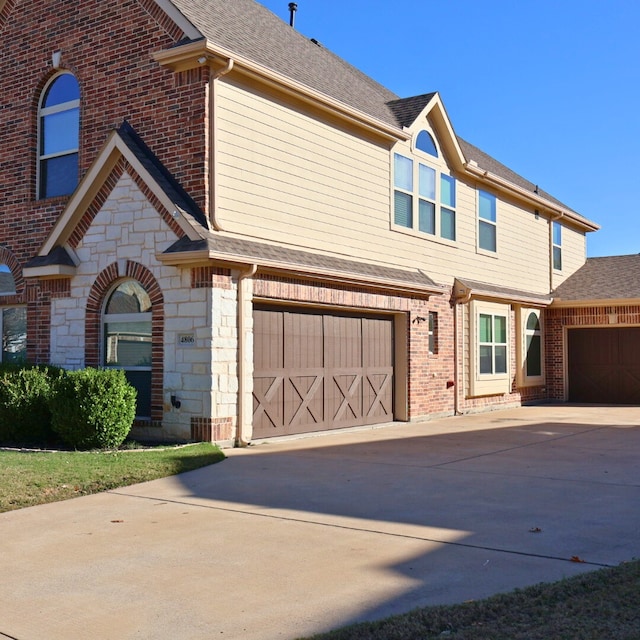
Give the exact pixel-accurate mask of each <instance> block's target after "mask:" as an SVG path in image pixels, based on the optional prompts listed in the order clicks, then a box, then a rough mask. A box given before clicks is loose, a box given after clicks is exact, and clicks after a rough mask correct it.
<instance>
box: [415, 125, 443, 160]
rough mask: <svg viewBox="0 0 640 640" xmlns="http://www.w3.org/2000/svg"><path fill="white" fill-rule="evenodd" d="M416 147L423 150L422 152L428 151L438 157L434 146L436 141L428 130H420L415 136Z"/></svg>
mask: <svg viewBox="0 0 640 640" xmlns="http://www.w3.org/2000/svg"><path fill="white" fill-rule="evenodd" d="M416 149H419V150H420V151H424V153H428V154H429V155H430V156H433V157H434V158H437V157H438V149H437V148H436V143H435V142H434V140H433V138H432V137H431V134H430V133H429V132H428V131H421V132H420V133H419V134H418V137H417V138H416Z"/></svg>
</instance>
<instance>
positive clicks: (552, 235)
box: [551, 220, 563, 273]
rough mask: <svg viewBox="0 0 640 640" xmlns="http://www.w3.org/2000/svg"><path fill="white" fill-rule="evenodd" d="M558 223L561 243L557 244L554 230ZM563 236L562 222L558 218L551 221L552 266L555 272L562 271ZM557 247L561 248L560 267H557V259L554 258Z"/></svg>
mask: <svg viewBox="0 0 640 640" xmlns="http://www.w3.org/2000/svg"><path fill="white" fill-rule="evenodd" d="M556 225H557V228H559V229H560V244H556V242H555V233H554V231H555V229H556ZM562 236H563V232H562V224H561V223H560V222H558V221H557V220H552V221H551V267H552V269H553V271H554V272H555V273H562ZM556 249H559V250H560V268H559V269H557V268H556V265H555V260H554V253H555V250H556Z"/></svg>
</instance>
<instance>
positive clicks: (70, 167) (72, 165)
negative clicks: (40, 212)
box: [40, 153, 78, 198]
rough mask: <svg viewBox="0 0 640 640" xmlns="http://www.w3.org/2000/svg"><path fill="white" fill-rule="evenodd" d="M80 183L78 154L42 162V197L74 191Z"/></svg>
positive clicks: (67, 193) (62, 194)
mask: <svg viewBox="0 0 640 640" xmlns="http://www.w3.org/2000/svg"><path fill="white" fill-rule="evenodd" d="M77 184H78V154H77V153H70V154H69V155H66V156H58V157H57V158H50V159H49V160H44V161H43V162H41V163H40V197H41V198H53V197H54V196H66V195H69V194H70V193H73V191H74V189H75V188H76V186H77Z"/></svg>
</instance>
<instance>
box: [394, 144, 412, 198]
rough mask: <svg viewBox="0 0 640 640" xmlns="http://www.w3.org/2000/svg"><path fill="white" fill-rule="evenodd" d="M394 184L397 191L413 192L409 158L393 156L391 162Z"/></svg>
mask: <svg viewBox="0 0 640 640" xmlns="http://www.w3.org/2000/svg"><path fill="white" fill-rule="evenodd" d="M393 173H394V184H395V186H396V187H398V189H404V190H405V191H413V162H412V161H411V160H409V158H405V157H404V156H401V155H398V154H397V153H396V154H395V156H394V162H393Z"/></svg>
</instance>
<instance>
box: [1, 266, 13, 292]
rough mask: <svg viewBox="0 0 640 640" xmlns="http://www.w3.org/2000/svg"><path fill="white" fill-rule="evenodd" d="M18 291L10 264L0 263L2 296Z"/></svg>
mask: <svg viewBox="0 0 640 640" xmlns="http://www.w3.org/2000/svg"><path fill="white" fill-rule="evenodd" d="M15 293H16V281H15V280H14V278H13V274H12V273H11V269H9V267H8V265H6V264H0V296H12V295H15Z"/></svg>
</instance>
